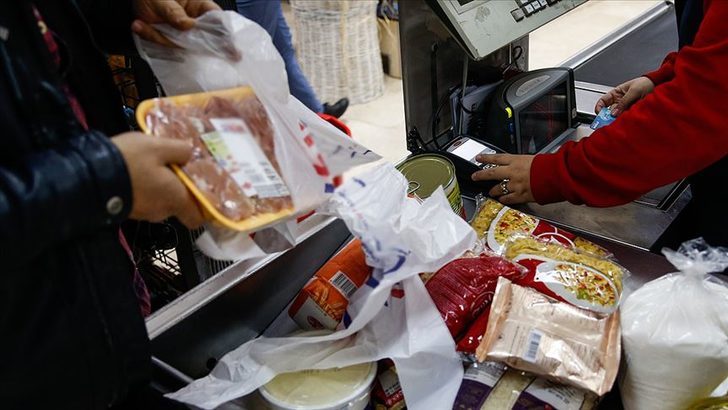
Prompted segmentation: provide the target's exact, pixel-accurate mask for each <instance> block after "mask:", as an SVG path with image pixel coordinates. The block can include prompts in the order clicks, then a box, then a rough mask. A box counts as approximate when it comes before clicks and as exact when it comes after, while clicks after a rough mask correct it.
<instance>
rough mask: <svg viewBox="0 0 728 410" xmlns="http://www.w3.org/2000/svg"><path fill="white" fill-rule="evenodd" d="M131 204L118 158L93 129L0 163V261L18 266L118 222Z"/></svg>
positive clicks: (103, 136) (120, 158)
mask: <svg viewBox="0 0 728 410" xmlns="http://www.w3.org/2000/svg"><path fill="white" fill-rule="evenodd" d="M131 204H132V194H131V184H130V181H129V177H128V173H127V169H126V164H125V162H124V159H123V157H122V156H121V153H120V152H119V151H118V150H117V148H116V146H115V145H114V144H113V143H112V142H111V141H110V140H109V139H108V138H107V137H106V136H105V135H103V134H101V133H98V132H95V131H89V132H87V133H85V134H82V135H80V136H77V137H75V138H71V139H69V140H67V141H65V142H64V143H62V144H60V145H58V146H57V147H56V148H55V149H49V150H45V151H39V152H36V153H33V154H30V155H28V156H27V157H26V158H23V159H21V160H19V161H13V165H10V166H6V165H5V164H3V165H0V253H1V254H3V256H2V258H0V260H2V261H3V263H10V264H11V265H20V266H22V264H23V263H24V262H27V260H29V259H31V258H33V257H35V256H37V255H39V254H40V253H42V252H43V251H44V250H46V249H48V248H49V247H51V246H53V245H57V244H58V243H60V242H63V241H65V240H68V239H71V238H75V237H78V236H82V235H85V234H89V233H92V232H94V231H95V230H97V229H99V228H100V227H102V226H106V225H110V224H114V223H118V222H120V221H122V220H123V219H124V218H126V217H127V216H128V214H129V211H130V207H131Z"/></svg>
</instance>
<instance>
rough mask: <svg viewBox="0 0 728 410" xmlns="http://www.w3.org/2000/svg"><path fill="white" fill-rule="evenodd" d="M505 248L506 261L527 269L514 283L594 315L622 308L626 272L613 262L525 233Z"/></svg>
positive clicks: (508, 243)
mask: <svg viewBox="0 0 728 410" xmlns="http://www.w3.org/2000/svg"><path fill="white" fill-rule="evenodd" d="M504 246H505V251H504V252H505V256H506V258H508V259H509V260H511V261H513V262H516V263H518V264H520V265H522V266H524V267H526V268H527V269H528V274H527V275H525V276H524V277H523V278H522V279H518V280H515V281H514V282H515V283H517V284H519V285H521V286H527V287H530V288H534V289H536V290H538V291H540V292H541V293H544V294H546V295H548V296H551V297H553V298H556V299H558V300H560V301H562V302H567V303H570V304H572V305H574V306H577V307H580V308H584V309H589V310H591V311H594V312H600V313H612V312H614V311H615V310H616V309H617V308H618V307H619V302H620V298H621V294H622V282H623V279H624V277H625V276H626V275H627V271H626V270H625V269H624V268H622V267H621V266H619V265H618V264H616V263H614V262H612V261H611V260H608V259H604V258H599V257H596V256H594V255H591V254H587V253H582V252H576V251H574V250H572V249H570V248H567V247H565V246H563V245H561V244H557V243H551V242H546V241H544V240H541V239H536V238H534V237H532V236H528V235H524V234H517V235H514V236H512V237H511V238H510V239H509V240H508V241H506V243H505V245H504Z"/></svg>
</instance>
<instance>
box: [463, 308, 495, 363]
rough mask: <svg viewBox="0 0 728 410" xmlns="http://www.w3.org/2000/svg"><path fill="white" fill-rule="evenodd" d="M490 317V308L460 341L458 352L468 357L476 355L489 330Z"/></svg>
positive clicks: (479, 316)
mask: <svg viewBox="0 0 728 410" xmlns="http://www.w3.org/2000/svg"><path fill="white" fill-rule="evenodd" d="M489 315H490V307H488V308H486V309H485V310H484V311H483V312H482V313H481V314H480V315H478V318H477V319H475V321H474V322H473V323H471V324H470V327H468V331H467V332H465V335H463V337H462V338H461V339H460V340H459V341H458V344H457V346H456V350H457V351H458V352H460V353H463V354H466V355H474V354H475V349H477V348H478V345H480V342H481V341H482V340H483V335H484V334H485V330H486V329H488V316H489Z"/></svg>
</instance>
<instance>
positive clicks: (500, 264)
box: [425, 254, 525, 337]
mask: <svg viewBox="0 0 728 410" xmlns="http://www.w3.org/2000/svg"><path fill="white" fill-rule="evenodd" d="M524 275H525V270H524V269H523V268H522V267H521V266H518V265H515V264H513V263H511V262H509V261H507V260H505V259H503V258H501V257H499V256H494V255H487V254H481V255H472V256H470V257H463V258H458V259H455V260H453V261H452V262H450V263H448V264H447V265H445V266H443V267H442V268H440V270H438V271H437V272H436V273H435V275H434V276H433V277H432V278H430V279H429V280H428V281H427V283H426V284H425V287H426V288H427V292H428V293H429V294H430V297H431V298H432V301H433V302H434V303H435V306H436V307H437V310H438V311H440V314H441V315H442V318H443V319H444V320H445V324H446V325H447V327H448V329H449V330H450V333H451V334H452V335H453V337H457V335H459V334H460V333H462V332H463V331H464V330H465V329H466V328H467V326H468V325H469V324H470V323H471V322H472V321H473V320H475V318H477V317H478V315H480V313H481V312H482V311H483V310H484V309H485V308H486V307H487V306H488V305H489V304H490V302H491V300H492V298H493V293H494V292H495V286H496V283H497V282H498V278H499V277H506V278H509V279H512V280H515V279H517V278H520V277H522V276H524Z"/></svg>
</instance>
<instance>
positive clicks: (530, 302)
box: [476, 278, 621, 396]
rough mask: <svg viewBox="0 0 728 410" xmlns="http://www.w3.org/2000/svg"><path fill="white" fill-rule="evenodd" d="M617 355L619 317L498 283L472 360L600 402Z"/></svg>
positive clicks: (612, 377) (609, 384)
mask: <svg viewBox="0 0 728 410" xmlns="http://www.w3.org/2000/svg"><path fill="white" fill-rule="evenodd" d="M620 349H621V341H620V329H619V313H618V312H615V313H613V314H611V315H602V314H597V313H594V312H590V311H588V310H584V309H579V308H577V307H574V306H571V305H569V304H566V303H563V302H559V301H557V300H554V299H552V298H549V297H548V296H546V295H543V294H541V293H539V292H537V291H535V290H532V289H528V288H525V287H522V286H518V285H515V284H513V283H512V282H511V281H509V280H508V279H505V278H501V279H499V280H498V288H497V289H496V293H495V297H494V299H493V303H492V305H491V311H490V317H489V325H488V329H487V330H486V332H485V335H484V336H483V341H482V342H481V343H480V346H478V349H477V351H476V357H477V358H478V360H479V361H485V360H489V361H498V362H502V363H505V364H507V365H508V366H511V367H513V368H516V369H519V370H523V371H526V372H529V373H533V374H536V375H539V376H543V377H546V378H548V379H550V380H552V381H555V382H558V383H561V384H566V385H570V386H574V387H578V388H581V389H585V390H588V391H590V392H593V393H594V394H596V395H598V396H601V395H603V394H605V393H607V392H608V391H609V390H610V389H611V388H612V385H613V384H614V380H615V378H616V376H617V371H618V368H619V359H620Z"/></svg>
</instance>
